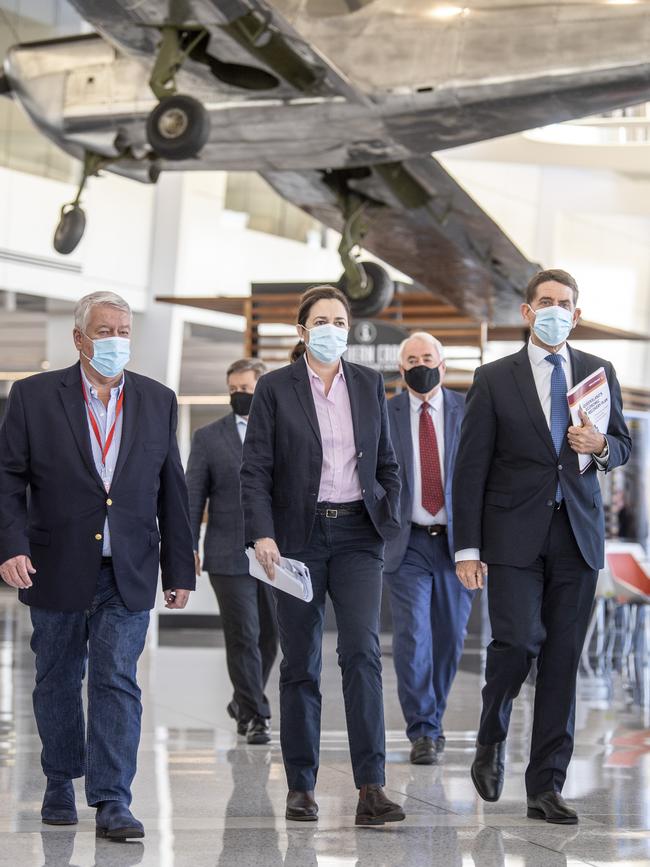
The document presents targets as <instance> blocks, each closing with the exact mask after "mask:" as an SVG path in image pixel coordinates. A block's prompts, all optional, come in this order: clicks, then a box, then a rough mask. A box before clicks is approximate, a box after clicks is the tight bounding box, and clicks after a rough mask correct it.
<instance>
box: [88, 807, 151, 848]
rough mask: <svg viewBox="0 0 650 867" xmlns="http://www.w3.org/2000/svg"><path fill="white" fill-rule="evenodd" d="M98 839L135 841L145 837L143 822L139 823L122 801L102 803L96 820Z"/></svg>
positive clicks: (98, 808)
mask: <svg viewBox="0 0 650 867" xmlns="http://www.w3.org/2000/svg"><path fill="white" fill-rule="evenodd" d="M95 830H96V836H97V837H107V838H108V839H109V840H134V839H138V838H140V837H144V827H143V825H142V822H138V820H137V819H136V818H135V816H134V815H133V813H132V812H131V811H130V810H129V808H128V807H127V806H126V804H123V803H122V802H121V801H101V802H100V803H99V804H97V816H96V818H95Z"/></svg>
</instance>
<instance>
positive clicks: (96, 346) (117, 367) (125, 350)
mask: <svg viewBox="0 0 650 867" xmlns="http://www.w3.org/2000/svg"><path fill="white" fill-rule="evenodd" d="M84 334H85V332H84ZM86 337H88V335H87V334H86ZM88 339H89V340H91V339H92V338H90V337H88ZM84 358H88V356H87V355H84ZM130 358H131V341H130V340H129V338H128V337H102V338H101V339H100V340H93V357H92V358H88V361H90V366H91V367H94V368H95V370H96V371H97V373H101V375H102V376H105V377H106V378H107V379H112V378H113V377H114V376H117V375H118V374H119V373H121V372H122V371H123V370H124V368H125V367H126V365H127V364H128V363H129V359H130Z"/></svg>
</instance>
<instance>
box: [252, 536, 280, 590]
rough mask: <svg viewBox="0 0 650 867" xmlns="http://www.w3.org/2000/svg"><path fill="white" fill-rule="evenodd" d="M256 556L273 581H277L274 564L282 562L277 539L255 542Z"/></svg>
mask: <svg viewBox="0 0 650 867" xmlns="http://www.w3.org/2000/svg"><path fill="white" fill-rule="evenodd" d="M255 556H256V558H257V562H258V563H259V564H260V566H261V567H262V568H263V569H264V571H265V572H266V574H267V575H268V576H269V578H270V579H271V581H275V565H274V564H275V563H279V562H280V551H279V550H278V546H277V545H276V544H275V539H258V540H257V541H256V542H255Z"/></svg>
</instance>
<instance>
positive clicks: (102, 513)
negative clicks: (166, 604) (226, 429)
mask: <svg viewBox="0 0 650 867" xmlns="http://www.w3.org/2000/svg"><path fill="white" fill-rule="evenodd" d="M123 414H124V418H123V424H122V440H121V444H120V451H119V455H118V459H117V465H116V468H115V474H114V476H113V482H112V485H111V489H110V493H109V494H107V493H106V490H105V488H104V485H103V483H102V480H101V478H100V476H99V475H98V473H97V470H96V469H95V464H94V461H93V457H92V449H91V443H90V432H89V429H88V421H87V417H86V409H85V406H84V399H83V393H82V389H81V372H80V370H79V364H78V363H77V364H75V365H74V366H73V367H69V368H67V369H66V370H54V371H51V372H48V373H39V374H37V375H36V376H32V377H29V378H28V379H23V380H21V381H19V382H16V383H15V384H14V386H13V388H12V389H11V393H10V395H9V401H8V403H7V409H6V413H5V416H4V419H3V422H2V425H1V426H0V563H4V562H5V561H6V560H8V559H9V558H11V557H15V556H17V555H19V554H26V555H28V556H29V557H31V560H32V563H33V565H34V568H35V569H36V574H35V575H33V576H32V581H33V586H32V587H31V588H29V589H28V590H21V591H20V594H19V595H20V599H21V601H22V602H25V603H26V604H27V605H36V606H38V607H40V608H49V609H52V610H55V611H84V610H86V609H87V608H88V607H89V606H90V604H91V602H92V599H93V596H94V593H95V586H96V583H97V578H98V576H99V570H100V564H101V559H102V545H103V542H102V536H103V528H104V521H105V519H106V517H107V516H108V522H109V528H110V531H111V549H112V554H113V564H114V569H115V580H116V582H117V586H118V588H119V591H120V595H121V596H122V599H123V600H124V604H125V605H126V606H127V608H129V609H130V610H131V611H142V610H145V609H149V608H152V607H153V605H154V603H155V598H156V586H157V583H158V566H159V563H160V566H161V567H162V584H163V588H164V589H172V588H173V589H186V590H193V589H194V587H195V575H194V556H193V553H192V534H191V531H190V522H189V510H188V502H187V488H186V487H185V478H184V475H183V468H182V466H181V461H180V456H179V453H178V446H177V444H176V415H177V409H176V397H175V396H174V393H173V392H172V391H171V390H170V389H168V388H166V387H165V386H164V385H161V384H160V383H158V382H155V381H154V380H152V379H148V378H147V377H145V376H140V375H139V374H137V373H131V371H125V382H124V409H123ZM27 489H29V497H27ZM109 500H110V503H109ZM97 537H99V538H97Z"/></svg>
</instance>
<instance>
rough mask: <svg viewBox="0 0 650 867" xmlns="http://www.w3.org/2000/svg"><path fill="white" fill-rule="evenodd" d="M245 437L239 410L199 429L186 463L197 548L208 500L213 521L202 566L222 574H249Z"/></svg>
mask: <svg viewBox="0 0 650 867" xmlns="http://www.w3.org/2000/svg"><path fill="white" fill-rule="evenodd" d="M241 457H242V441H241V439H240V436H239V431H238V430H237V420H236V418H235V414H234V413H232V412H231V413H229V414H228V415H227V416H225V417H224V418H220V419H219V420H218V421H214V422H212V424H208V425H206V426H205V427H202V428H199V429H198V430H197V431H196V433H195V434H194V437H193V439H192V450H191V452H190V457H189V460H188V462H187V472H186V474H185V478H186V479H187V489H188V491H189V495H190V523H191V525H192V536H193V538H194V549H195V550H197V551H198V547H199V534H200V531H201V521H202V520H203V512H204V509H205V503H206V500H208V501H209V503H208V526H207V529H206V532H205V539H204V542H203V568H204V569H205V570H206V572H213V573H217V574H219V575H247V574H248V558H247V557H246V554H245V546H244V517H243V515H242V511H241V503H240V499H241V498H240V485H239V470H240V467H241Z"/></svg>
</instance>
